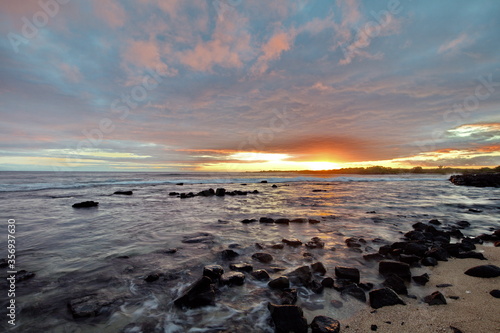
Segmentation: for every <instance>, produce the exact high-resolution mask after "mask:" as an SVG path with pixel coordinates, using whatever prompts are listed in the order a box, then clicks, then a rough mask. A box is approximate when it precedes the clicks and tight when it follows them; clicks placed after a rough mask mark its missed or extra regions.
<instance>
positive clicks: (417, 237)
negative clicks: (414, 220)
mask: <svg viewBox="0 0 500 333" xmlns="http://www.w3.org/2000/svg"><path fill="white" fill-rule="evenodd" d="M404 236H405V237H406V238H408V239H409V240H413V241H423V240H425V235H424V233H423V232H422V231H418V230H412V231H409V232H407V233H406V234H405V235H404Z"/></svg>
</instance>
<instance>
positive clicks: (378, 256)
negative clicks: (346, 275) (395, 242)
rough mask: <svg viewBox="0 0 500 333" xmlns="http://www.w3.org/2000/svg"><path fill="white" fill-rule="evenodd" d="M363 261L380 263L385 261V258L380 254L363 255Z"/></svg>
mask: <svg viewBox="0 0 500 333" xmlns="http://www.w3.org/2000/svg"><path fill="white" fill-rule="evenodd" d="M363 259H365V260H367V261H370V260H373V261H380V260H382V259H384V256H383V255H381V254H380V253H369V254H365V255H363Z"/></svg>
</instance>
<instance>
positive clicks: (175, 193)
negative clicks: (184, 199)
mask: <svg viewBox="0 0 500 333" xmlns="http://www.w3.org/2000/svg"><path fill="white" fill-rule="evenodd" d="M179 194H180V193H179V192H169V193H168V195H170V196H174V195H179Z"/></svg>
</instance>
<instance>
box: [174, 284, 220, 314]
mask: <svg viewBox="0 0 500 333" xmlns="http://www.w3.org/2000/svg"><path fill="white" fill-rule="evenodd" d="M174 304H175V305H176V306H178V307H187V308H199V307H202V306H206V305H215V288H214V285H213V284H212V279H210V278H209V277H206V276H203V277H202V278H201V279H199V280H198V281H196V282H195V283H193V284H192V285H191V287H189V289H188V290H187V291H186V292H184V294H183V295H182V296H181V297H179V298H177V299H176V300H175V301H174Z"/></svg>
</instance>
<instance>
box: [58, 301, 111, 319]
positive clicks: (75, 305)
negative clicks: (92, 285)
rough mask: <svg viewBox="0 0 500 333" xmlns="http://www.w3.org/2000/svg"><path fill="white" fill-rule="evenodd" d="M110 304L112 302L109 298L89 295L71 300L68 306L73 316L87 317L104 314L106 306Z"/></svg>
mask: <svg viewBox="0 0 500 333" xmlns="http://www.w3.org/2000/svg"><path fill="white" fill-rule="evenodd" d="M110 304H111V302H110V301H109V300H107V299H104V298H100V297H99V296H97V295H88V296H84V297H81V298H77V299H73V300H71V301H70V302H69V303H68V307H69V311H70V312H71V314H72V315H73V318H86V317H94V316H98V315H100V314H102V313H103V312H104V310H105V307H106V306H107V305H110Z"/></svg>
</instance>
